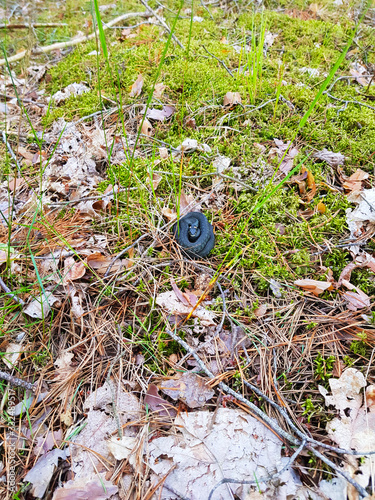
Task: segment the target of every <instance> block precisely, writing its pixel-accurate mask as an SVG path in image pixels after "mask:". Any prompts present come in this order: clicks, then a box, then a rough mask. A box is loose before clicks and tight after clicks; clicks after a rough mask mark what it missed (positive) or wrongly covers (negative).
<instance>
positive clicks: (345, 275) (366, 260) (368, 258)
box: [337, 252, 375, 286]
mask: <svg viewBox="0 0 375 500" xmlns="http://www.w3.org/2000/svg"><path fill="white" fill-rule="evenodd" d="M363 267H368V268H369V269H371V271H373V272H375V258H374V257H373V256H372V255H370V254H369V253H367V252H363V253H361V254H359V255H357V256H356V257H355V260H354V262H351V263H350V264H348V265H347V266H345V267H344V269H343V270H342V271H341V274H340V277H339V279H338V280H337V285H338V286H341V284H342V282H343V280H347V281H350V276H351V274H352V271H354V269H357V268H363Z"/></svg>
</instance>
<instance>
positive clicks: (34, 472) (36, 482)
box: [24, 448, 69, 498]
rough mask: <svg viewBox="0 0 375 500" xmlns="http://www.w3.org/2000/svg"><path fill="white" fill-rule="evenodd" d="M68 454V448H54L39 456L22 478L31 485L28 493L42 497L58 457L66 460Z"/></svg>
mask: <svg viewBox="0 0 375 500" xmlns="http://www.w3.org/2000/svg"><path fill="white" fill-rule="evenodd" d="M68 456H69V449H68V448H67V449H65V450H60V449H58V448H56V449H55V450H52V451H50V452H48V453H46V454H45V455H43V456H42V457H40V458H39V460H38V461H37V462H36V464H35V465H34V467H32V468H31V469H30V470H29V472H28V473H27V474H26V476H25V478H24V481H25V482H26V483H31V484H32V485H33V486H32V488H31V490H30V493H31V494H32V495H33V496H34V497H35V498H43V496H44V493H45V492H46V490H47V488H48V485H49V483H50V481H51V478H52V475H53V473H54V472H55V469H56V467H57V464H58V461H59V458H61V459H63V460H66V459H67V458H68ZM55 495H56V492H55ZM55 495H54V498H55ZM57 498H59V497H57Z"/></svg>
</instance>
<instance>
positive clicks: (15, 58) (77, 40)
mask: <svg viewBox="0 0 375 500" xmlns="http://www.w3.org/2000/svg"><path fill="white" fill-rule="evenodd" d="M148 16H150V13H149V12H128V13H127V14H123V15H122V16H119V17H116V18H115V19H112V21H109V22H108V23H107V24H105V25H104V26H103V29H107V28H110V27H111V26H114V25H115V24H118V23H119V22H121V21H124V20H125V19H129V18H131V17H148ZM98 33H99V30H96V31H95V32H94V33H91V34H90V35H87V36H86V35H85V36H80V37H78V38H74V39H72V40H68V41H67V42H57V43H53V44H52V45H45V46H44V47H37V48H35V49H34V50H33V51H32V52H33V54H46V53H48V52H52V51H53V50H57V49H65V48H67V47H74V46H75V45H78V44H80V43H83V42H87V41H88V40H92V39H93V38H95V36H96V35H97V34H98ZM27 52H28V51H27V50H23V51H21V52H19V53H18V54H15V55H14V56H11V57H8V58H7V59H0V66H3V65H4V64H6V63H7V62H8V63H12V62H15V61H19V60H20V59H23V58H24V57H25V56H26V54H27ZM99 113H100V112H99Z"/></svg>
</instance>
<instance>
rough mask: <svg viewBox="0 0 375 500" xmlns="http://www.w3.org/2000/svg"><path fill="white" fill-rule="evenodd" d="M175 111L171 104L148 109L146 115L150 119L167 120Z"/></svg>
mask: <svg viewBox="0 0 375 500" xmlns="http://www.w3.org/2000/svg"><path fill="white" fill-rule="evenodd" d="M174 112H175V108H174V107H173V106H163V109H156V108H152V109H148V110H147V113H146V116H147V118H149V119H150V120H156V121H160V122H163V121H164V120H167V119H168V118H170V117H171V116H172V115H173V114H174Z"/></svg>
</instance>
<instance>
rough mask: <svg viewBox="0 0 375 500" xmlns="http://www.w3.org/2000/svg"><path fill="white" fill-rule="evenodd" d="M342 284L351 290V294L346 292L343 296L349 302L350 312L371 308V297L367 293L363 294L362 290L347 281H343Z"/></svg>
mask: <svg viewBox="0 0 375 500" xmlns="http://www.w3.org/2000/svg"><path fill="white" fill-rule="evenodd" d="M341 282H342V284H343V285H344V286H346V288H348V289H349V290H350V291H349V292H345V293H344V295H343V298H344V299H345V300H346V301H347V305H348V309H349V310H350V311H357V310H358V309H363V308H365V307H370V305H371V301H370V297H369V296H368V295H367V294H366V293H365V292H362V290H360V289H359V288H358V287H357V286H354V285H352V284H351V283H350V282H349V281H348V280H346V279H342V280H341ZM353 290H355V291H353Z"/></svg>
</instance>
